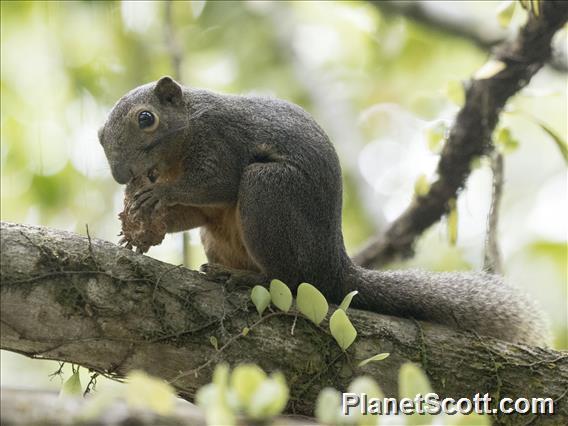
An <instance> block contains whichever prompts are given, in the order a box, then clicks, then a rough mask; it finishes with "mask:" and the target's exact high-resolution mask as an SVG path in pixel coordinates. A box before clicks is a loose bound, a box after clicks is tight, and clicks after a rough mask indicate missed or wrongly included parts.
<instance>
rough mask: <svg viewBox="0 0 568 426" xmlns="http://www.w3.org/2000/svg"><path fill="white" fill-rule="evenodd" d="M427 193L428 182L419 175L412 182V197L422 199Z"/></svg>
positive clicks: (423, 176)
mask: <svg viewBox="0 0 568 426" xmlns="http://www.w3.org/2000/svg"><path fill="white" fill-rule="evenodd" d="M428 191H430V183H429V182H428V179H427V178H426V175H424V174H421V175H420V176H418V178H417V179H416V182H414V195H416V196H417V197H423V196H425V195H426V194H428Z"/></svg>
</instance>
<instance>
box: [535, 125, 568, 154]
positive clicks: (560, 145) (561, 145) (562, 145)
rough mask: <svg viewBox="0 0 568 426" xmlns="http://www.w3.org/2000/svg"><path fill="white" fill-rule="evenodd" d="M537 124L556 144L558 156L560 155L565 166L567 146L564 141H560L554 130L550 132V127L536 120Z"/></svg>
mask: <svg viewBox="0 0 568 426" xmlns="http://www.w3.org/2000/svg"><path fill="white" fill-rule="evenodd" d="M537 124H538V125H539V126H540V128H541V129H542V130H544V131H545V132H546V133H547V134H548V136H550V137H551V138H552V140H553V141H554V142H555V143H556V146H557V147H558V149H559V150H560V154H562V157H563V158H564V161H565V162H566V164H568V144H566V141H565V140H564V139H562V138H561V137H560V135H559V134H558V133H556V132H555V131H554V130H552V129H551V128H550V127H548V126H547V125H546V124H544V123H543V122H541V121H538V120H537Z"/></svg>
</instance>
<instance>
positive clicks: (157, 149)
mask: <svg viewBox="0 0 568 426" xmlns="http://www.w3.org/2000/svg"><path fill="white" fill-rule="evenodd" d="M99 139H100V142H101V144H102V146H103V148H104V151H105V154H106V157H107V159H108V162H109V164H110V168H111V172H112V175H113V177H114V179H115V180H116V181H117V182H118V183H120V184H128V183H129V182H131V181H132V180H133V179H135V178H136V177H137V176H144V175H147V176H148V177H149V179H146V181H145V182H144V183H143V184H141V186H140V187H139V188H137V190H136V191H135V193H134V194H133V197H132V207H131V211H132V212H133V214H134V215H135V216H136V217H139V218H143V217H151V216H152V215H155V214H156V213H157V212H159V211H162V212H167V213H166V218H165V228H166V231H167V232H177V231H181V230H186V229H191V228H196V227H202V240H203V243H204V247H205V251H206V254H207V258H208V261H209V262H211V263H217V264H221V265H223V266H226V267H230V268H234V269H243V270H249V271H256V272H260V273H262V274H264V275H265V276H267V277H270V278H278V279H280V280H282V281H284V282H285V283H287V284H288V285H289V286H290V287H291V289H292V291H295V289H296V287H297V286H298V285H299V284H300V283H302V282H308V283H311V284H313V285H314V286H316V287H317V288H318V289H319V290H320V291H321V292H322V293H323V294H324V295H325V296H326V298H327V299H328V300H329V301H330V302H333V303H339V302H341V300H342V298H343V297H344V296H345V295H346V294H347V293H348V292H350V291H353V290H358V291H359V294H358V295H357V296H356V297H355V298H354V299H353V302H352V306H353V307H355V308H360V309H365V310H369V311H374V312H377V313H381V314H387V315H394V316H399V317H405V318H413V319H416V320H424V321H430V322H434V323H439V324H444V325H446V326H449V327H452V328H455V329H461V330H472V331H475V332H477V333H478V334H480V335H486V336H492V337H496V338H499V339H502V340H507V341H511V342H519V343H527V344H534V345H546V344H547V343H548V339H549V336H548V332H547V327H546V324H545V322H544V321H543V319H542V317H541V315H540V313H539V312H538V310H537V309H536V308H535V307H534V306H533V304H532V303H531V301H529V300H528V299H527V298H526V297H524V296H523V295H521V294H519V291H518V290H517V289H514V288H511V287H509V286H507V285H506V284H505V283H504V282H503V280H502V279H501V278H500V277H498V276H495V275H491V274H486V273H473V272H471V273H470V272H446V273H431V272H425V271H413V270H410V271H407V270H405V271H374V270H366V269H363V268H360V267H358V266H356V265H354V264H353V262H352V261H351V259H350V258H349V256H348V255H347V252H346V250H345V246H344V242H343V235H342V231H341V207H342V179H341V168H340V165H339V160H338V157H337V154H336V152H335V149H334V147H333V145H332V144H331V142H330V141H329V138H328V137H327V135H326V134H325V132H324V131H323V130H322V128H321V127H320V126H319V125H318V124H317V123H316V122H315V121H314V119H313V118H312V117H311V116H310V115H309V114H308V113H307V112H305V111H304V110H303V109H302V108H300V107H299V106H297V105H294V104H292V103H289V102H286V101H283V100H279V99H274V98H269V97H257V96H236V95H224V94H217V93H213V92H210V91H207V90H201V89H194V88H186V87H182V86H181V85H179V84H178V83H177V82H175V81H174V80H173V79H171V78H170V77H162V78H161V79H160V80H159V81H157V82H152V83H149V84H146V85H143V86H140V87H137V88H135V89H134V90H132V91H130V92H129V93H127V94H126V95H125V96H124V97H122V98H121V99H120V100H119V101H118V102H117V103H116V105H115V106H114V108H113V109H112V111H111V112H110V114H109V116H108V119H107V121H106V123H105V124H104V126H103V127H102V128H101V129H100V130H99ZM156 176H161V177H167V179H166V178H164V179H156Z"/></svg>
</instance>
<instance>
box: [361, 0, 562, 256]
mask: <svg viewBox="0 0 568 426" xmlns="http://www.w3.org/2000/svg"><path fill="white" fill-rule="evenodd" d="M541 5H542V12H541V14H540V15H539V16H538V17H535V16H534V15H531V16H530V18H529V20H528V21H527V23H526V25H525V26H524V27H523V28H521V30H520V32H519V35H518V36H517V38H516V39H515V40H513V41H511V42H507V43H505V44H503V45H502V46H500V48H499V49H497V50H496V52H495V59H496V60H499V61H502V62H503V63H504V64H505V68H504V69H503V70H501V71H499V72H497V73H496V74H495V75H492V76H491V77H489V78H484V79H481V78H480V79H474V80H472V81H471V82H470V83H469V84H468V87H467V88H466V100H465V104H464V106H463V107H462V109H461V110H460V111H459V113H458V115H457V117H456V120H455V122H454V124H453V126H452V129H451V130H450V134H449V137H448V140H447V141H446V143H445V145H444V149H443V150H442V154H441V157H440V162H439V163H438V170H437V175H438V179H437V180H436V181H435V182H434V183H433V184H432V186H431V187H430V191H429V192H428V194H426V195H425V196H422V197H416V198H415V199H414V200H413V201H412V203H411V205H410V206H409V207H408V208H407V209H406V211H404V213H403V214H402V215H401V216H400V217H399V218H398V219H396V220H395V221H394V222H393V223H392V224H391V225H390V226H389V228H388V229H387V231H386V232H385V233H384V235H380V236H378V237H376V238H374V239H373V240H372V241H370V242H369V243H368V244H367V246H366V247H364V248H363V249H362V250H361V251H360V252H359V253H358V254H357V255H356V256H355V257H354V260H355V262H356V263H358V264H359V265H361V266H364V267H371V266H380V265H383V264H385V263H388V262H390V261H392V260H394V259H396V258H400V257H407V256H409V255H411V254H412V248H413V245H414V242H415V241H416V239H417V238H418V237H419V236H420V235H421V234H422V233H423V232H424V231H425V230H426V229H428V228H429V227H430V226H431V225H433V224H434V223H436V222H437V221H439V220H440V218H441V217H442V216H443V215H444V214H445V213H447V211H448V201H449V200H450V199H453V198H456V197H457V195H458V193H459V191H460V190H461V189H462V188H463V187H464V185H465V182H466V179H467V177H468V176H469V174H470V172H471V162H472V160H474V159H475V158H477V157H479V156H481V155H485V154H486V153H487V152H488V151H489V149H490V148H491V135H492V133H493V130H494V129H495V126H496V124H497V123H498V120H499V114H500V112H501V110H502V109H503V107H504V106H505V103H506V102H507V100H508V99H509V98H510V97H511V96H513V95H515V94H516V93H517V92H518V91H519V90H521V89H522V88H523V87H525V86H526V85H527V84H528V83H529V81H530V79H531V78H532V76H533V75H534V74H535V73H536V72H537V71H538V70H539V69H540V68H541V67H542V65H543V64H544V63H545V62H546V61H548V59H549V58H550V55H551V47H550V42H551V40H552V37H553V36H554V34H555V33H556V31H558V30H559V29H560V28H562V26H563V25H564V23H565V22H566V20H567V19H568V2H564V1H546V2H541Z"/></svg>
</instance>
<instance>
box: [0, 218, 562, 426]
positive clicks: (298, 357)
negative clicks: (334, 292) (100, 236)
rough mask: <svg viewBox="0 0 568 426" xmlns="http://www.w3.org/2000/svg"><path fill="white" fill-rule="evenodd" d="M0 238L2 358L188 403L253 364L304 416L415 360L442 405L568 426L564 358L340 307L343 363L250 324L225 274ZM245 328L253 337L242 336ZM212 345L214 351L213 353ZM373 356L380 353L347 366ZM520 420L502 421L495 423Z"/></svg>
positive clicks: (305, 333) (317, 343) (73, 243)
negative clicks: (60, 365) (282, 386)
mask: <svg viewBox="0 0 568 426" xmlns="http://www.w3.org/2000/svg"><path fill="white" fill-rule="evenodd" d="M0 235H1V250H2V259H1V268H0V273H1V296H2V297H1V305H0V307H1V309H0V312H1V316H0V319H1V339H0V346H1V348H2V349H7V350H10V351H14V352H18V353H21V354H24V355H27V356H29V357H33V358H42V359H56V360H60V361H67V362H73V363H75V364H80V365H82V366H85V367H87V368H90V369H92V370H94V371H96V372H100V373H101V374H104V375H106V376H110V377H114V378H120V377H123V376H124V375H125V374H126V373H127V372H128V371H129V370H132V369H143V370H145V371H147V372H149V373H150V374H153V375H155V376H158V377H162V378H164V379H166V380H168V381H172V384H173V386H175V387H176V389H177V390H178V391H179V393H180V395H181V396H183V397H184V398H186V399H190V400H191V399H192V398H193V397H194V396H195V392H196V390H197V389H198V388H199V387H200V386H202V385H204V384H205V383H207V382H209V381H210V377H211V372H212V369H213V367H214V365H215V364H216V363H218V362H222V361H224V362H229V363H230V364H231V365H235V364H237V363H241V362H255V363H257V364H259V365H260V366H261V367H262V368H264V369H265V370H267V371H274V370H280V371H282V372H284V374H285V375H286V377H287V379H288V382H289V384H290V388H291V389H290V392H291V393H290V395H291V403H290V406H289V408H288V411H291V412H295V413H299V414H311V412H312V409H313V406H314V402H315V398H316V396H317V395H318V392H319V391H320V390H321V389H322V388H323V387H325V386H334V387H336V388H338V389H345V388H346V387H347V384H348V383H349V382H350V381H351V380H352V378H353V376H355V375H360V374H368V375H371V376H373V377H374V378H375V379H377V381H378V382H379V383H380V385H381V386H382V388H383V390H384V391H385V393H386V394H387V395H389V396H396V394H397V375H398V369H399V367H400V365H401V364H402V363H404V362H407V361H413V362H416V363H419V364H421V365H422V368H423V369H424V370H425V371H426V372H427V373H428V375H429V376H430V378H431V381H432V383H433V386H434V388H435V389H436V391H437V392H438V393H439V394H440V395H441V396H444V397H445V396H453V397H460V396H466V395H469V396H471V395H474V394H476V393H481V394H484V393H490V394H491V395H493V397H499V396H500V397H505V396H507V397H511V398H515V397H521V396H522V397H551V398H555V399H556V398H558V401H557V403H556V406H555V410H556V414H555V415H554V416H552V417H546V418H545V417H543V418H542V419H539V423H538V424H545V423H546V422H550V423H552V424H558V422H560V423H562V422H563V421H564V422H566V421H568V401H567V400H566V399H563V398H560V396H561V395H562V394H563V392H565V389H566V383H568V353H566V352H564V353H563V352H558V351H554V350H547V349H542V348H537V347H530V346H524V345H516V344H511V343H506V342H502V341H498V340H494V339H490V338H480V337H478V336H476V335H472V334H468V333H459V332H456V331H454V330H450V329H447V328H444V327H442V326H438V325H434V324H429V323H420V322H417V321H412V320H408V319H401V318H393V317H388V316H384V315H378V314H374V313H371V312H364V311H357V310H350V311H349V313H350V314H349V316H350V318H351V320H352V322H353V324H354V326H355V327H356V329H357V330H358V337H357V339H356V341H355V343H354V344H353V346H352V347H351V348H349V350H348V351H347V355H344V354H343V353H342V352H341V351H340V349H339V348H338V346H337V344H336V343H335V342H334V341H333V339H332V338H331V337H330V336H329V335H328V334H327V333H325V332H324V331H323V330H321V329H319V328H318V327H316V326H314V325H313V324H312V323H310V322H308V321H306V320H304V319H303V318H298V320H297V322H296V324H295V329H294V334H293V335H291V333H290V330H291V327H292V324H293V323H294V315H292V314H284V313H275V314H265V316H264V317H263V319H262V320H259V317H258V314H257V313H256V310H255V309H254V307H252V305H251V303H250V297H249V290H248V289H242V288H240V289H239V288H234V289H229V288H227V286H224V285H221V284H222V283H223V282H224V281H226V280H227V277H226V276H225V277H224V278H221V277H222V274H219V273H217V274H215V276H206V275H204V274H200V273H197V272H195V271H190V270H188V269H185V268H183V267H178V266H173V265H168V264H166V263H163V262H159V261H157V260H154V259H152V258H149V257H146V256H142V255H137V254H135V253H133V252H131V251H128V250H126V249H123V248H120V247H118V246H116V245H114V244H111V243H108V242H105V241H101V240H97V239H92V240H91V242H90V243H89V240H88V238H86V237H81V236H78V235H76V234H72V233H68V232H63V231H56V230H50V229H47V228H39V227H32V226H25V225H16V224H9V223H2V225H1V234H0ZM247 276H249V278H251V279H256V277H255V276H254V274H252V275H251V274H247V273H242V276H241V277H240V280H239V281H242V279H243V278H246V277H247ZM233 282H234V281H233ZM244 327H248V328H250V331H249V333H248V334H247V335H246V336H243V335H242V330H243V328H244ZM324 328H325V329H327V325H324ZM211 336H215V337H216V338H217V340H218V342H219V348H222V347H223V346H225V348H224V349H223V350H221V349H215V348H214V347H213V346H212V345H211V343H210V337H211ZM227 343H229V344H227ZM378 352H390V353H391V356H390V357H389V358H387V359H386V360H384V361H381V362H378V363H370V364H367V365H366V366H364V367H361V368H359V367H357V364H358V362H359V361H361V360H363V359H366V358H368V357H371V356H373V355H375V354H377V353H378ZM187 373H191V374H187ZM175 378H178V379H177V380H174V379H175ZM527 420H530V419H529V418H527V417H526V416H519V417H514V416H507V417H506V418H503V421H504V422H505V424H519V423H523V424H524V423H525V422H526V421H527ZM554 422H556V423H554Z"/></svg>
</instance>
